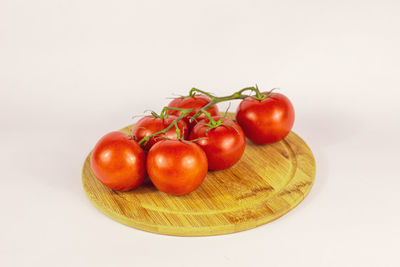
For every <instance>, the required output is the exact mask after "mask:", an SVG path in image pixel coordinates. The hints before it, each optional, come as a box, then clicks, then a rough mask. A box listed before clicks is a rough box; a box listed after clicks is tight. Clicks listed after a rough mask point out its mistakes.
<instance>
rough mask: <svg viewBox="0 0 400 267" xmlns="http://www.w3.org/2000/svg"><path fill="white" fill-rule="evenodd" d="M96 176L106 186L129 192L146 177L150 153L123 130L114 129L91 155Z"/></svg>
mask: <svg viewBox="0 0 400 267" xmlns="http://www.w3.org/2000/svg"><path fill="white" fill-rule="evenodd" d="M90 166H91V168H92V170H93V173H94V175H95V176H96V177H97V179H99V180H100V182H102V183H103V184H104V185H105V186H107V187H109V188H111V189H112V190H117V191H129V190H132V189H134V188H136V187H137V186H139V185H140V184H142V183H143V181H144V179H145V178H146V153H145V152H144V151H143V149H142V148H141V147H140V146H139V145H138V143H137V142H136V141H134V140H132V139H131V138H129V137H128V135H127V134H126V133H123V132H111V133H108V134H106V135H105V136H103V137H102V138H101V139H100V140H99V141H98V142H97V144H96V146H95V147H94V149H93V151H92V155H91V157H90Z"/></svg>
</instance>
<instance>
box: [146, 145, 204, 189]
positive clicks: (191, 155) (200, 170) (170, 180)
mask: <svg viewBox="0 0 400 267" xmlns="http://www.w3.org/2000/svg"><path fill="white" fill-rule="evenodd" d="M147 172H148V174H149V177H150V179H151V181H152V182H153V184H154V185H155V186H156V187H157V188H158V189H159V190H160V191H162V192H165V193H168V194H172V195H184V194H187V193H190V192H192V191H193V190H195V189H196V188H197V187H199V186H200V184H201V183H202V182H203V180H204V178H205V177H206V175H207V157H206V154H205V153H204V151H203V150H202V149H201V148H200V147H199V146H198V145H196V144H195V143H192V142H189V141H185V142H183V141H176V140H162V141H160V142H158V143H156V144H155V145H154V146H153V147H152V148H151V149H150V151H149V153H148V154H147Z"/></svg>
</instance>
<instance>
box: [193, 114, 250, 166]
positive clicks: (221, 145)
mask: <svg viewBox="0 0 400 267" xmlns="http://www.w3.org/2000/svg"><path fill="white" fill-rule="evenodd" d="M212 118H213V120H214V121H218V120H220V119H221V118H222V117H221V116H213V117H212ZM202 123H204V124H208V123H209V120H208V118H207V119H204V120H201V121H199V123H197V124H196V126H194V128H193V130H192V132H191V133H190V136H189V140H194V139H197V138H202V139H200V140H197V141H195V143H196V144H198V145H199V146H200V147H201V148H202V149H203V150H204V152H205V153H206V155H207V159H208V169H209V170H223V169H227V168H229V167H231V166H233V165H234V164H235V163H236V162H238V161H239V160H240V158H241V157H242V155H243V152H244V149H245V147H246V138H245V136H244V133H243V131H242V128H241V127H240V126H239V125H238V124H237V123H235V122H234V121H233V120H231V119H228V118H225V119H224V120H223V123H229V124H231V125H233V126H234V127H235V128H236V130H237V131H236V130H235V128H233V127H232V126H230V125H224V124H222V125H219V126H217V127H215V128H209V126H207V125H204V124H202Z"/></svg>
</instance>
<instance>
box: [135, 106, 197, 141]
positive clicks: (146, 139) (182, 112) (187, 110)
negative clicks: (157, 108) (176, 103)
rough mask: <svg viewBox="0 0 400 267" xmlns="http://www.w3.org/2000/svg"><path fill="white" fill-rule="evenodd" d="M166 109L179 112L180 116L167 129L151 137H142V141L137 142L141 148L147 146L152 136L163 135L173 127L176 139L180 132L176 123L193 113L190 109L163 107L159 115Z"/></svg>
mask: <svg viewBox="0 0 400 267" xmlns="http://www.w3.org/2000/svg"><path fill="white" fill-rule="evenodd" d="M168 109H171V110H179V111H180V112H181V115H179V117H178V118H176V119H175V120H174V121H173V122H172V123H170V124H169V125H168V127H167V128H165V129H163V130H161V131H159V132H156V133H154V134H152V135H148V136H145V137H143V139H142V140H140V141H139V142H138V144H139V145H140V146H141V145H142V144H143V146H145V145H146V144H147V142H149V140H150V138H152V137H154V136H157V135H160V134H165V133H166V132H168V131H169V130H170V129H171V128H172V127H174V126H175V127H176V133H177V135H178V137H179V136H180V130H179V128H178V124H177V122H178V121H180V120H181V119H182V118H183V117H185V116H186V115H187V114H189V113H190V112H193V109H192V108H190V109H182V108H170V107H165V108H163V111H162V112H161V114H163V113H165V112H166V111H164V110H168Z"/></svg>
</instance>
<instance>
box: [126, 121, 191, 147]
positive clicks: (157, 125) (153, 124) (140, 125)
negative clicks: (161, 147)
mask: <svg viewBox="0 0 400 267" xmlns="http://www.w3.org/2000/svg"><path fill="white" fill-rule="evenodd" d="M176 118H177V117H176V116H174V115H169V116H168V117H166V118H156V117H154V116H153V115H150V116H145V117H143V118H141V119H140V120H139V121H138V122H137V123H136V124H135V126H134V127H133V128H132V135H133V136H134V137H135V138H136V140H137V141H138V142H139V141H140V140H142V139H143V137H145V136H149V135H152V134H155V133H157V132H159V131H161V130H164V129H165V128H167V127H168V126H169V125H170V124H171V123H172V122H173V121H174V120H175V119H176ZM177 125H178V128H179V129H180V131H181V133H183V134H184V138H186V137H187V136H188V134H189V130H188V126H187V124H186V122H185V121H183V120H179V121H178V122H177ZM165 138H169V139H174V140H176V139H177V133H176V127H175V126H172V128H171V129H169V130H168V131H167V132H166V133H165V134H160V135H157V136H155V137H151V138H150V139H149V141H148V142H147V144H146V145H145V146H144V150H146V151H148V150H149V149H150V148H151V147H152V146H153V145H154V144H155V143H157V142H158V141H160V140H163V139H165Z"/></svg>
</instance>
